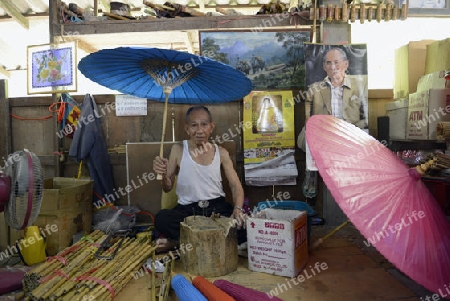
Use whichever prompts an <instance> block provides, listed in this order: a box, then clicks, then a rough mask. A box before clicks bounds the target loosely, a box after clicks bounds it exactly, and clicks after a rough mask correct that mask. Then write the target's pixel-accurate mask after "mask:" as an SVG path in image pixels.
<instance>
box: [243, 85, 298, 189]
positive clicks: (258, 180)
mask: <svg viewBox="0 0 450 301" xmlns="http://www.w3.org/2000/svg"><path fill="white" fill-rule="evenodd" d="M243 119H244V124H251V126H246V127H245V128H244V133H243V139H244V169H245V182H246V184H247V185H253V186H266V185H295V184H296V177H297V175H298V173H297V167H296V163H295V159H294V152H295V133H294V102H293V98H292V91H253V92H252V93H250V94H249V95H248V96H246V97H245V98H244V114H243Z"/></svg>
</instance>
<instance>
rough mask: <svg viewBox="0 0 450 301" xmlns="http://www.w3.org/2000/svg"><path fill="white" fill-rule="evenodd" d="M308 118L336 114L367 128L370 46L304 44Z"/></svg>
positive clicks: (306, 112) (306, 110) (362, 127)
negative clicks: (368, 50)
mask: <svg viewBox="0 0 450 301" xmlns="http://www.w3.org/2000/svg"><path fill="white" fill-rule="evenodd" d="M305 71H306V87H307V93H306V101H305V114H306V120H308V118H309V117H310V116H311V115H315V114H319V115H333V116H335V117H338V118H341V119H344V120H346V121H348V122H350V123H352V124H354V125H356V126H357V127H359V128H361V129H366V130H368V126H369V115H368V114H369V112H368V77H367V48H366V45H365V44H354V45H322V44H306V45H305Z"/></svg>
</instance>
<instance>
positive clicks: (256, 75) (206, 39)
mask: <svg viewBox="0 0 450 301" xmlns="http://www.w3.org/2000/svg"><path fill="white" fill-rule="evenodd" d="M199 34H200V50H201V55H203V56H207V57H210V58H212V59H214V60H216V61H219V62H222V63H225V64H228V65H230V66H232V67H234V68H236V69H238V70H240V71H242V72H244V73H245V74H246V75H247V77H248V78H250V80H251V81H252V82H253V89H254V90H286V89H300V90H302V89H304V86H305V58H304V43H308V42H310V36H311V32H310V31H309V30H308V31H298V30H295V31H254V32H253V31H227V32H220V31H214V32H207V31H202V32H200V33H199Z"/></svg>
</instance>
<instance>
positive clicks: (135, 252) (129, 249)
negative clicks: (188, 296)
mask: <svg viewBox="0 0 450 301" xmlns="http://www.w3.org/2000/svg"><path fill="white" fill-rule="evenodd" d="M107 238H108V235H106V234H105V233H103V232H101V231H98V230H97V231H94V232H92V233H91V234H90V235H88V236H86V237H85V238H84V239H82V240H81V241H79V242H77V243H76V244H74V245H72V246H71V247H69V248H66V249H64V250H63V251H62V252H60V253H59V254H58V255H56V256H54V257H52V258H50V259H49V260H47V261H46V262H45V263H43V264H41V265H40V266H38V267H36V268H35V269H33V270H30V271H29V272H27V273H26V274H25V276H24V279H23V287H24V291H25V293H26V296H27V297H28V299H30V300H61V301H66V300H70V301H72V300H96V301H104V300H105V301H106V300H112V299H114V296H115V295H117V294H118V293H119V292H120V291H121V290H122V289H123V288H124V287H125V285H126V284H127V283H128V282H129V281H130V280H131V279H132V277H133V275H134V273H135V272H136V271H138V270H139V268H140V267H141V266H142V265H143V264H144V262H145V261H146V260H147V259H148V258H149V257H150V256H152V253H154V251H155V248H154V247H153V246H152V245H150V242H149V240H148V239H146V238H143V239H134V238H128V237H126V238H123V241H122V244H121V245H120V249H119V250H118V252H117V253H116V255H115V256H114V258H113V259H111V260H104V259H99V258H101V257H108V256H110V255H111V254H113V253H114V251H115V249H116V248H117V247H118V246H119V243H120V240H118V241H116V242H114V243H113V244H112V245H111V247H109V248H108V249H106V250H102V252H101V253H100V254H99V255H100V256H94V254H95V253H96V252H97V250H98V249H99V246H100V245H101V244H102V242H104V241H105V240H106V239H107Z"/></svg>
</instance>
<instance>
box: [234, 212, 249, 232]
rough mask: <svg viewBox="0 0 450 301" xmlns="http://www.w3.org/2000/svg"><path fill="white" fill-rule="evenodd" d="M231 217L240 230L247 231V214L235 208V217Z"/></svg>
mask: <svg viewBox="0 0 450 301" xmlns="http://www.w3.org/2000/svg"><path fill="white" fill-rule="evenodd" d="M231 217H232V218H233V219H235V220H236V225H237V228H238V230H239V229H241V228H244V229H245V226H246V221H247V214H245V213H243V212H242V211H241V210H239V209H238V208H234V210H233V215H232V216H231Z"/></svg>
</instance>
